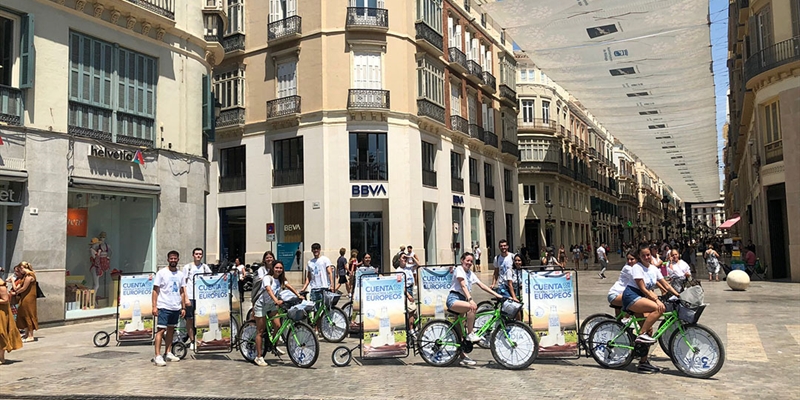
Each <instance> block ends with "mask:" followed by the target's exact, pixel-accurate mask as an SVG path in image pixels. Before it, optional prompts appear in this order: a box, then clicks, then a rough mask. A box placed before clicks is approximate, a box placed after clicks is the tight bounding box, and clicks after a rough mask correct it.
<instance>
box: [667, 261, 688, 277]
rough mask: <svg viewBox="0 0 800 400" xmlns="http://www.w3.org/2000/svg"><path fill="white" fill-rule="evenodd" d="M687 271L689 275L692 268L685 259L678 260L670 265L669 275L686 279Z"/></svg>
mask: <svg viewBox="0 0 800 400" xmlns="http://www.w3.org/2000/svg"><path fill="white" fill-rule="evenodd" d="M687 273H688V274H689V276H691V275H692V268H691V267H689V264H687V263H686V261H683V260H678V262H676V263H673V264H672V265H671V268H670V272H669V276H670V277H672V278H679V279H686V274H687Z"/></svg>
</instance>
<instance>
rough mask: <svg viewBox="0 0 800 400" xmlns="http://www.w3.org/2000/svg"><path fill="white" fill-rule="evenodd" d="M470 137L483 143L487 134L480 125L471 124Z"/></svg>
mask: <svg viewBox="0 0 800 400" xmlns="http://www.w3.org/2000/svg"><path fill="white" fill-rule="evenodd" d="M469 137H471V138H473V139H478V140H480V141H481V142H484V141H486V134H485V133H484V131H483V128H482V127H481V126H480V125H475V124H469Z"/></svg>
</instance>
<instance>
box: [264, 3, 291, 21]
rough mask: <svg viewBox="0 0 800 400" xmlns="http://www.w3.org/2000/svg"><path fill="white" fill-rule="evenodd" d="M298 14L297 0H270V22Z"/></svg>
mask: <svg viewBox="0 0 800 400" xmlns="http://www.w3.org/2000/svg"><path fill="white" fill-rule="evenodd" d="M295 15H297V0H269V22H275V21H280V20H283V19H286V18H289V17H293V16H295Z"/></svg>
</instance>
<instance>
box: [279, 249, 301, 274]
mask: <svg viewBox="0 0 800 400" xmlns="http://www.w3.org/2000/svg"><path fill="white" fill-rule="evenodd" d="M302 244H303V242H292V243H278V248H277V250H278V260H281V262H282V263H283V270H284V271H301V270H302V269H303V268H302V266H301V265H300V258H301V256H302V251H301V250H300V247H301V246H302Z"/></svg>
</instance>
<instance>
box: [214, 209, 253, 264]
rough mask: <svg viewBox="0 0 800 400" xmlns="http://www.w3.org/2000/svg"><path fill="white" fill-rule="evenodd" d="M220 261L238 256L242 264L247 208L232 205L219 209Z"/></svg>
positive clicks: (244, 249) (231, 259) (231, 260)
mask: <svg viewBox="0 0 800 400" xmlns="http://www.w3.org/2000/svg"><path fill="white" fill-rule="evenodd" d="M219 237H220V261H223V260H227V261H230V262H233V260H235V259H237V258H239V259H240V260H241V261H242V264H244V262H245V261H244V255H245V252H246V251H247V249H246V248H245V243H246V242H247V240H246V239H247V209H246V208H245V207H232V208H220V209H219Z"/></svg>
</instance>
